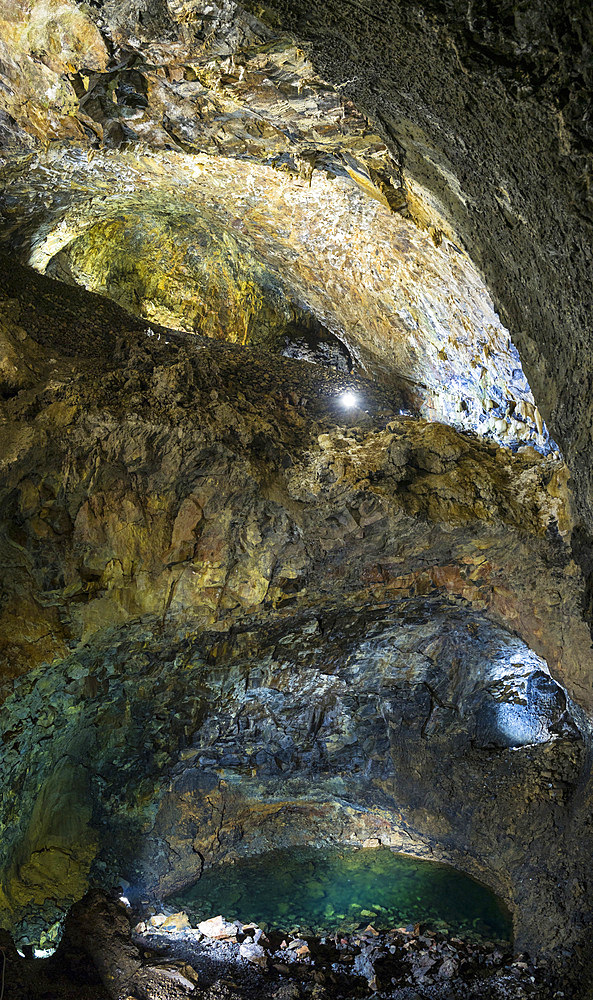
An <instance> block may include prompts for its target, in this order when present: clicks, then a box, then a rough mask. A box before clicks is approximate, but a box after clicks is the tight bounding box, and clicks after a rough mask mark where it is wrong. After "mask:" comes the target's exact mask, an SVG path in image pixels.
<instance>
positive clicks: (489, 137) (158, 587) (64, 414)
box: [0, 0, 593, 988]
mask: <svg viewBox="0 0 593 1000" xmlns="http://www.w3.org/2000/svg"><path fill="white" fill-rule="evenodd" d="M540 8H541V9H540ZM255 14H257V15H258V17H256V16H255ZM577 15H578V11H576V9H575V10H574V11H573V10H572V9H571V10H569V11H566V12H565V10H564V8H563V10H562V11H561V12H558V11H556V8H555V7H554V5H553V4H552V3H549V2H547V0H541V3H540V4H539V5H538V9H537V11H535V10H534V12H533V13H530V14H529V15H527V14H525V12H516V14H515V15H514V17H513V18H510V16H509V19H508V23H507V20H505V16H504V15H503V14H502V13H501V14H500V15H499V13H497V12H492V10H490V8H489V9H488V10H487V11H482V9H481V8H480V7H479V5H478V8H476V7H475V5H474V6H473V7H472V8H471V10H468V9H467V8H466V5H459V9H457V6H456V4H455V3H453V5H451V4H447V6H446V10H445V9H444V5H441V4H440V3H439V2H438V0H435V3H433V4H431V5H430V9H428V8H427V6H426V5H424V6H423V7H422V8H421V7H420V6H416V5H413V4H406V5H405V6H404V7H402V5H397V6H396V5H392V4H391V3H387V4H385V5H383V6H380V7H379V8H377V10H373V11H372V12H370V11H367V12H364V11H363V10H362V9H360V10H359V9H358V8H354V7H348V12H347V14H345V13H344V8H343V6H341V5H339V4H338V3H337V2H335V3H333V2H330V3H328V4H326V5H324V6H323V7H319V8H318V9H310V7H309V6H307V7H306V8H305V7H304V6H303V5H301V4H300V2H299V0H275V3H274V4H272V5H270V6H269V7H267V9H266V10H265V11H262V10H258V11H255V13H254V14H252V13H249V12H246V11H245V10H243V9H242V8H239V7H237V6H236V5H235V4H232V3H228V2H221V3H218V4H212V3H208V4H205V3H202V2H199V0H198V2H192V3H185V2H179V3H177V2H176V3H172V2H170V3H167V4H155V3H152V0H142V2H141V3H134V4H128V3H124V4H121V3H116V2H113V3H111V2H110V3H104V4H93V5H89V6H85V5H82V4H77V3H74V2H64V3H60V4H53V3H46V2H45V0H40V2H31V3H26V4H25V3H24V2H22V3H20V2H15V0H6V2H4V3H2V4H1V5H0V39H1V41H0V66H1V74H2V76H1V81H0V82H1V83H2V87H1V88H0V134H1V136H2V159H1V162H0V170H1V176H2V191H1V193H0V211H1V212H2V220H3V226H2V230H1V231H0V245H1V247H2V249H3V250H4V251H6V252H7V254H8V256H7V257H2V259H1V261H0V264H1V267H0V291H1V299H0V346H1V358H0V499H1V501H2V503H1V511H2V522H1V524H0V558H1V561H2V565H3V566H4V567H7V572H3V579H2V588H3V591H2V602H1V605H0V656H1V665H0V694H1V697H2V699H3V702H4V713H5V714H4V718H5V720H6V725H5V727H4V730H3V736H2V738H3V757H2V765H3V766H2V785H1V786H0V791H1V801H0V823H1V824H2V837H1V838H0V843H1V845H2V846H1V851H2V855H1V857H0V862H1V864H0V868H1V870H0V903H1V909H2V914H1V922H2V923H4V924H5V925H7V926H11V927H13V928H18V930H19V933H21V934H23V935H26V934H27V933H29V934H30V936H31V937H33V936H34V935H35V934H37V932H38V931H39V930H40V929H41V928H42V926H44V925H47V923H49V922H51V921H52V920H54V919H55V918H56V917H57V916H59V915H60V914H61V913H63V910H64V908H65V907H66V906H67V904H68V903H69V902H70V901H72V900H74V899H77V898H80V896H82V894H83V893H84V892H85V890H86V888H87V886H88V885H89V884H90V883H92V882H99V883H101V884H103V885H110V884H111V883H112V881H113V880H115V879H116V878H120V877H124V878H126V880H128V881H129V882H130V883H131V891H132V894H134V893H136V894H137V895H138V894H144V893H148V894H149V895H151V897H154V898H159V897H162V896H163V895H166V894H167V893H169V892H173V891H174V890H176V889H178V888H180V887H182V886H184V885H186V884H187V883H188V882H190V881H191V880H192V879H194V878H196V877H197V876H198V875H199V873H200V871H201V869H202V866H203V865H204V864H211V863H213V862H216V861H218V860H223V859H225V858H233V857H237V856H239V855H242V854H250V853H253V852H256V851H259V850H267V849H269V848H270V847H276V846H282V845H285V846H290V845H291V844H294V843H305V842H307V843H310V842H314V843H328V842H331V841H335V842H347V843H352V842H359V841H362V840H364V839H365V838H366V837H368V836H372V837H379V838H380V839H381V840H382V841H383V842H384V843H386V844H389V845H391V846H394V847H397V848H403V849H406V850H408V851H410V852H412V853H416V854H421V855H422V854H426V853H427V852H432V854H433V856H437V857H440V858H442V859H444V860H448V861H451V862H452V863H454V864H456V865H458V866H459V867H461V868H463V869H465V870H468V871H470V872H471V873H473V874H475V875H477V876H478V877H481V878H483V879H484V880H485V881H487V882H488V883H489V884H490V885H492V886H493V887H494V888H495V889H496V890H497V891H498V892H499V893H500V894H501V895H502V896H503V897H504V898H505V899H506V900H507V901H508V902H509V903H510V905H511V906H512V908H513V913H514V918H515V930H516V939H517V945H518V947H520V948H525V949H527V950H529V951H530V952H531V953H532V954H534V955H539V956H545V957H546V958H549V959H550V960H551V961H553V962H554V963H555V965H556V967H557V968H558V967H559V966H561V967H562V968H563V969H565V967H568V966H569V967H570V970H571V971H570V976H571V982H573V983H574V982H576V983H577V985H579V984H580V985H582V984H583V983H584V982H585V981H589V980H587V975H588V973H586V972H585V974H583V970H586V969H590V968H591V967H592V965H593V959H592V954H591V946H590V940H589V932H588V929H587V926H586V924H587V919H586V918H587V914H588V912H589V911H590V901H591V898H592V894H593V889H592V885H591V876H590V855H591V846H592V845H591V834H590V819H589V817H590V811H591V801H592V787H593V786H592V781H591V773H590V771H591V759H592V758H591V734H590V725H589V722H588V721H587V715H588V716H589V717H590V715H591V712H592V711H593V695H592V685H591V666H592V664H591V640H590V632H589V628H588V623H587V620H586V614H587V608H588V602H589V597H590V558H589V552H588V548H587V546H588V542H587V537H588V536H587V516H588V512H589V511H588V505H589V500H588V494H587V489H588V481H589V478H588V477H589V458H588V455H589V452H590V448H589V444H590V441H589V438H590V432H589V424H590V421H589V417H588V415H589V407H590V399H589V395H590V394H589V392H588V377H587V375H586V371H585V367H584V366H585V363H586V362H585V359H586V358H587V357H588V353H587V351H588V342H587V341H586V336H587V334H586V331H587V329H588V325H587V316H586V313H585V307H586V305H587V303H588V302H589V299H590V287H589V276H588V272H587V268H586V263H587V259H588V254H589V252H590V242H589V241H588V229H587V226H588V223H586V222H585V219H587V218H590V215H587V213H588V212H589V201H588V199H589V195H588V189H587V177H588V170H589V160H588V153H587V147H586V143H587V141H588V140H587V136H588V131H589V125H588V124H587V123H588V118H587V117H586V115H585V106H584V104H583V93H584V92H585V90H586V88H585V87H584V85H585V84H586V82H587V80H588V79H589V77H590V68H589V64H588V63H586V61H585V60H584V57H583V53H585V54H586V53H587V44H588V42H587V38H588V36H589V31H588V28H587V24H586V23H585V21H584V19H581V20H582V24H581V21H579V17H578V16H577ZM565 17H566V18H567V19H568V23H569V26H570V27H569V30H567V31H564V29H563V27H562V25H563V24H564V23H565ZM259 18H263V20H262V19H259ZM511 22H512V23H511ZM287 31H290V32H291V34H287ZM569 64H570V65H571V66H572V69H570V70H569V69H567V66H568V65H569ZM568 251H570V253H568ZM21 264H22V265H31V266H32V268H33V269H34V270H31V269H30V268H29V267H26V266H21ZM585 273H587V279H586V281H583V276H584V274H585ZM484 276H485V277H486V279H487V281H488V286H486V285H485V284H484ZM93 292H100V293H102V294H103V295H105V296H107V297H108V298H100V297H98V296H97V295H93V294H92V293H93ZM109 300H111V301H109ZM121 306H124V307H125V310H127V311H125V312H124V311H123V310H122V309H121V308H120V307H121ZM497 310H498V311H499V313H500V316H502V320H503V322H501V319H499V314H498V313H497ZM503 323H506V324H507V325H508V329H509V330H511V332H512V338H513V342H511V336H510V334H509V332H508V330H507V329H506V328H505V326H504V325H503ZM513 344H515V345H516V346H517V347H518V348H519V351H520V353H521V361H522V362H523V363H524V365H525V371H526V372H527V374H528V375H529V379H530V381H531V383H532V387H533V388H534V390H535V399H534V396H533V395H532V393H531V389H530V386H529V384H528V382H527V379H526V376H525V374H524V371H523V367H522V364H521V361H520V360H519V355H518V354H517V351H516V350H515V346H513ZM571 386H572V387H573V388H571ZM536 400H537V402H538V404H540V405H541V406H542V412H543V413H544V414H545V415H546V417H549V418H550V426H551V427H552V430H553V434H554V436H555V437H557V438H558V440H560V441H561V443H562V444H563V445H564V446H565V447H566V455H567V459H568V467H567V465H565V464H564V461H563V459H562V457H561V455H560V453H559V451H558V449H557V448H556V446H555V445H554V444H553V442H552V441H551V440H550V437H549V434H548V431H547V429H546V427H545V424H544V422H543V419H542V416H541V414H540V411H539V409H538V407H537V406H536ZM569 468H570V472H569ZM571 484H573V485H574V486H575V489H576V501H577V504H576V507H575V506H573V503H572V497H571V493H570V489H569V486H570V485H571ZM583 610H584V611H585V614H583ZM571 699H573V700H571ZM583 710H584V711H583ZM24 920H26V921H28V922H29V923H28V925H25V923H24V922H23V921H24ZM27 926H28V928H29V929H28V930H27ZM566 975H567V976H568V975H569V972H568V971H566ZM589 979H590V977H589ZM571 988H572V987H571Z"/></svg>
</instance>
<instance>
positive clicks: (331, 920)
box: [169, 847, 512, 941]
mask: <svg viewBox="0 0 593 1000" xmlns="http://www.w3.org/2000/svg"><path fill="white" fill-rule="evenodd" d="M169 902H170V903H173V904H174V905H176V906H179V907H180V908H183V909H184V910H185V911H186V912H187V913H188V914H189V915H190V916H191V917H192V918H193V919H194V920H204V919H206V918H207V917H212V916H216V915H217V914H219V913H222V914H223V915H224V916H225V917H226V918H227V919H229V920H234V919H239V920H242V921H243V922H244V923H247V922H249V921H254V922H255V923H257V924H259V925H260V926H263V927H264V928H265V929H268V930H270V929H279V930H283V931H298V932H299V933H301V934H307V933H309V934H315V935H324V934H329V933H334V932H335V931H341V932H348V931H353V930H355V929H356V928H357V927H366V925H367V924H369V923H371V924H372V925H373V926H374V927H375V928H377V929H378V930H379V929H387V928H393V927H401V926H406V925H409V924H416V923H421V924H423V925H424V926H425V927H427V928H429V929H430V928H432V929H434V930H437V931H439V930H440V931H451V932H453V933H455V934H456V935H459V936H460V937H464V936H465V937H474V938H482V939H486V940H504V941H510V940H511V936H512V921H511V916H510V913H509V911H508V909H507V908H506V906H505V905H504V904H503V902H502V901H501V900H500V899H498V897H497V896H495V895H494V893H492V892H491V891H490V890H489V889H487V888H486V887H485V886H483V885H480V883H478V882H476V881H474V879H472V878H469V877H468V876H467V875H463V874H462V873H461V872H458V871H456V870H455V869H454V868H451V867H449V866H448V865H442V864H437V863H435V862H432V861H418V860H416V859H415V858H409V857H407V856H405V855H402V854H394V853H393V852H392V851H390V850H388V849H387V848H381V847H379V848H374V849H371V850H356V849H353V848H333V849H330V850H327V849H326V850H316V849H315V848H308V847H299V848H294V849H291V850H278V851H270V852H268V853H266V854H259V855H257V856H255V857H252V858H246V859H243V860H240V861H237V862H235V863H234V864H229V863H226V864H221V865H217V866H214V867H212V868H209V869H206V871H205V872H204V874H203V875H202V878H201V879H200V881H199V882H197V883H195V885H193V886H191V887H190V888H189V889H186V890H185V892H183V893H182V894H181V895H178V896H175V897H174V899H171V900H169Z"/></svg>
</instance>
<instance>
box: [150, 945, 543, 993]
mask: <svg viewBox="0 0 593 1000" xmlns="http://www.w3.org/2000/svg"><path fill="white" fill-rule="evenodd" d="M193 935H195V931H194V932H192V931H191V930H190V931H189V932H188V931H185V930H181V931H176V932H170V931H169V932H167V933H158V932H157V933H150V932H147V933H142V934H137V935H134V941H135V943H136V944H137V945H138V946H139V947H140V949H141V950H142V949H147V954H150V956H151V961H152V962H155V957H154V956H155V954H156V955H158V956H159V959H160V961H167V960H168V961H176V962H181V963H184V964H185V965H186V966H187V965H189V966H191V967H192V968H193V969H195V970H196V971H197V973H198V981H199V986H198V991H197V995H198V996H201V997H203V998H204V1000H215V998H216V1000H219V998H224V1000H233V998H236V1000H239V998H246V1000H259V998H261V1000H264V998H265V1000H309V998H310V1000H345V998H355V997H360V998H364V997H377V998H385V1000H387V998H393V1000H486V998H488V1000H527V998H538V1000H552V998H553V997H555V996H558V997H561V996H562V993H561V992H560V993H555V991H554V989H553V988H552V987H550V986H549V985H547V984H546V983H545V982H544V980H543V977H542V976H541V973H540V972H539V971H538V970H537V969H535V968H534V967H533V966H532V965H531V964H528V963H527V962H524V961H522V956H519V957H517V956H512V955H511V954H510V953H509V952H507V953H506V954H503V953H502V951H501V950H500V949H499V948H498V947H496V946H495V945H494V944H493V943H490V944H479V943H477V942H471V943H470V942H469V941H463V942H462V941H461V940H459V939H455V938H454V939H453V943H452V942H451V940H450V939H447V937H446V936H445V935H436V934H431V935H426V934H424V933H422V932H421V930H419V929H418V928H416V929H415V931H414V932H413V933H412V932H410V931H408V932H406V933H405V934H404V933H403V932H399V933H398V932H395V931H391V932H387V933H379V934H377V932H375V931H373V932H369V933H365V932H362V933H357V934H352V935H346V936H344V937H342V938H340V937H339V936H338V935H336V936H333V937H328V938H307V941H306V942H305V941H304V940H302V939H300V941H299V939H297V940H295V941H291V939H290V937H289V936H288V935H286V936H285V940H284V942H282V944H284V947H281V945H280V939H281V938H282V935H281V934H279V933H278V934H275V935H272V934H270V935H269V941H268V940H267V939H266V938H265V936H264V937H263V938H260V939H259V940H260V941H263V942H265V944H264V951H265V953H266V954H265V958H264V959H263V961H265V962H267V966H266V967H265V968H260V967H258V966H257V965H255V964H251V963H250V962H249V961H246V960H245V959H244V958H241V957H240V953H239V949H240V945H239V944H238V943H235V942H231V941H216V940H209V939H208V938H202V940H201V941H196V939H195V937H194V936H193ZM286 941H288V942H289V948H288V949H287V948H286ZM297 943H300V945H301V949H298V950H297V948H295V947H290V945H292V946H294V945H295V944H297ZM336 943H337V948H336ZM390 946H391V948H393V949H394V952H395V954H392V953H391V951H390ZM301 950H303V951H305V952H306V953H305V954H301V953H300V951H301ZM447 962H448V963H449V973H450V972H451V970H452V968H455V969H457V970H458V972H455V973H453V974H452V975H450V978H449V979H447V980H445V979H444V978H440V977H439V975H438V972H437V973H436V974H435V975H434V978H432V977H431V976H430V968H431V965H430V964H431V963H434V968H433V969H432V971H433V972H434V971H435V970H439V969H441V970H442V972H441V975H442V976H446V975H447V974H448V973H447V970H446V968H445V967H444V966H445V963H447ZM349 966H351V968H349ZM439 979H440V981H439ZM159 996H160V994H159Z"/></svg>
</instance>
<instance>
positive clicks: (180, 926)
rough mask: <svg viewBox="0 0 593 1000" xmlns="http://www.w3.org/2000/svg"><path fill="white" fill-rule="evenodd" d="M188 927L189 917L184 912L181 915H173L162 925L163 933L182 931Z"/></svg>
mask: <svg viewBox="0 0 593 1000" xmlns="http://www.w3.org/2000/svg"><path fill="white" fill-rule="evenodd" d="M188 927H190V922H189V917H188V915H187V913H184V912H183V910H181V911H180V912H179V913H171V914H170V915H169V916H168V917H167V919H166V920H165V921H164V922H163V923H162V924H161V930H163V931H182V930H185V929H186V928H188Z"/></svg>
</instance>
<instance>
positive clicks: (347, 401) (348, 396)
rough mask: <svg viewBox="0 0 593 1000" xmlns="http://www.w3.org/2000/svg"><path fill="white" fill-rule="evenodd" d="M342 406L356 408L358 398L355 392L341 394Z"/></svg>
mask: <svg viewBox="0 0 593 1000" xmlns="http://www.w3.org/2000/svg"><path fill="white" fill-rule="evenodd" d="M340 403H341V404H342V406H348V407H351V406H358V396H357V395H356V393H355V392H343V393H342V395H341V396H340Z"/></svg>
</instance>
